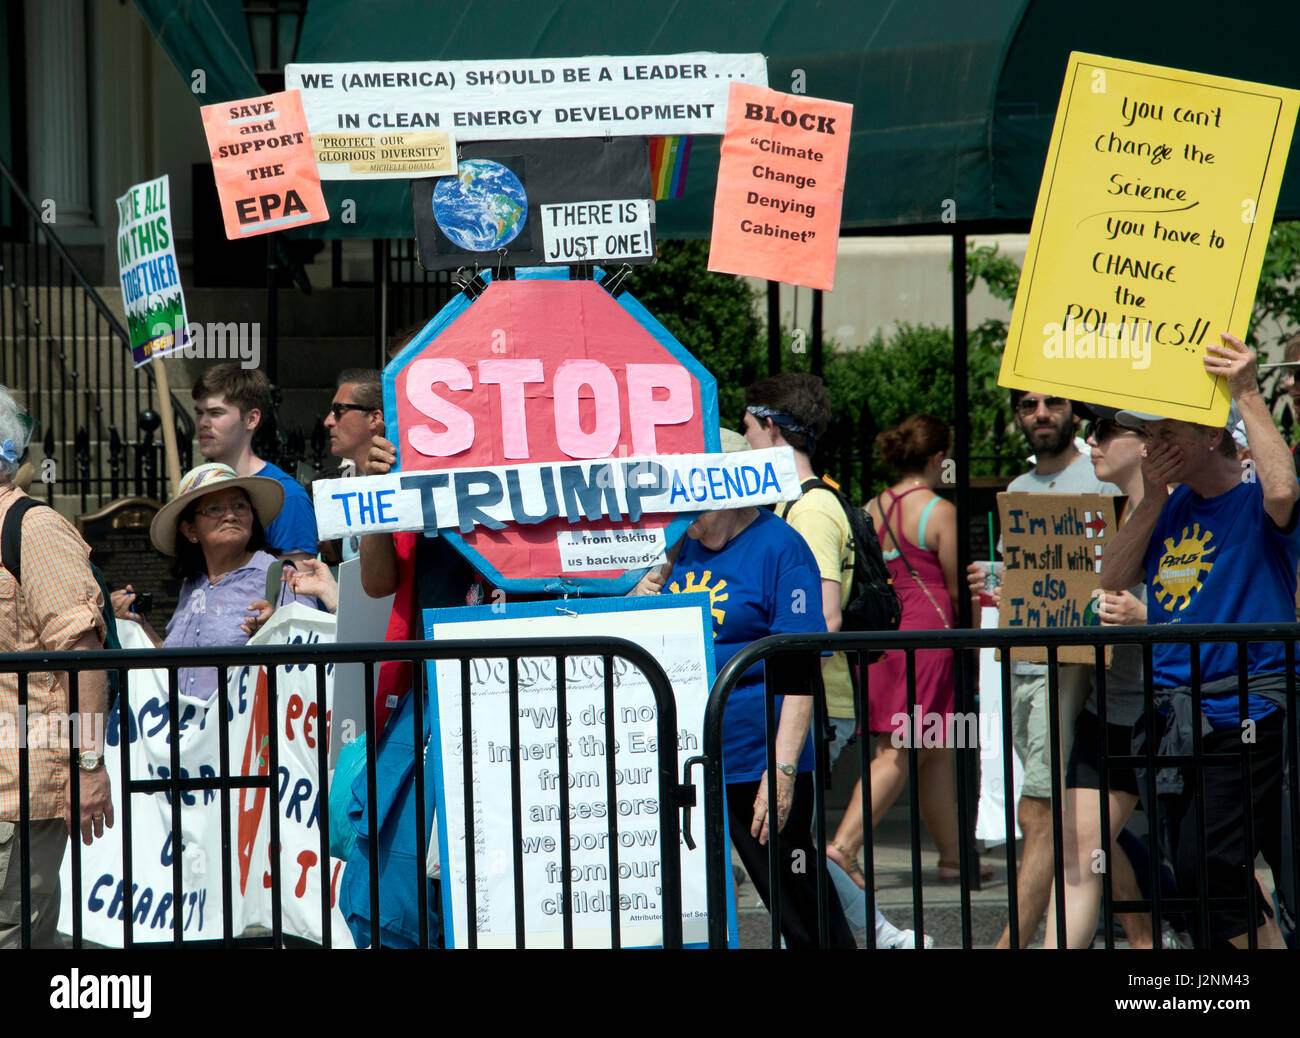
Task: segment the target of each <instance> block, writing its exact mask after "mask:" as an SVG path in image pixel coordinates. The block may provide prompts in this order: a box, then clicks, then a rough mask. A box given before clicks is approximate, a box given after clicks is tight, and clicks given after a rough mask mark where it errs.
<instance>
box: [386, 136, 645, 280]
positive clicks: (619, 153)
mask: <svg viewBox="0 0 1300 1038" xmlns="http://www.w3.org/2000/svg"><path fill="white" fill-rule="evenodd" d="M648 153H649V152H648V145H647V143H646V140H645V138H643V137H615V138H611V139H609V140H602V139H599V138H593V139H589V140H568V141H528V140H520V141H493V142H487V143H479V144H465V145H462V146H461V149H460V169H459V171H458V172H457V174H456V176H454V177H445V178H443V179H441V180H437V181H431V180H415V181H412V182H411V206H412V209H413V211H414V217H415V240H416V245H417V246H418V253H419V257H420V265H421V266H422V267H424V268H425V269H426V270H455V269H456V268H458V267H476V266H484V267H491V268H493V269H494V270H495V269H497V268H499V267H502V266H507V267H535V266H540V265H542V264H546V263H561V264H575V263H584V262H591V261H592V260H595V259H598V258H606V257H601V256H595V255H591V252H592V243H591V242H589V241H587V240H586V236H589V235H591V234H592V233H593V232H595V231H597V230H599V232H600V233H599V236H598V240H597V242H596V243H595V244H597V245H598V246H599V248H600V250H604V249H605V247H606V245H610V246H612V251H613V253H615V254H617V258H619V259H625V260H627V261H628V262H642V263H646V262H649V261H650V260H651V259H653V258H654V251H653V248H652V243H651V241H650V235H649V233H646V235H645V237H644V238H638V237H636V236H635V235H636V232H638V231H645V232H649V230H650V227H649V221H650V217H649V212H648V210H649V206H648V205H647V204H645V203H641V204H642V205H644V210H643V211H642V212H641V213H639V214H636V215H637V216H641V217H643V218H644V219H643V220H642V221H640V222H637V220H636V217H635V216H633V214H631V213H628V212H627V211H626V210H623V209H618V208H615V209H613V210H611V211H609V212H606V211H605V209H604V208H603V205H599V206H598V205H597V203H606V202H608V201H609V200H611V199H614V200H624V201H627V200H635V199H649V197H650V190H651V187H650V166H649V161H648V158H647V156H648ZM583 203H585V204H583ZM552 206H554V207H556V208H555V210H554V216H553V218H552V219H551V220H550V221H549V223H550V226H549V227H545V228H544V223H543V217H544V215H545V214H544V212H543V210H545V209H547V208H548V207H552ZM625 216H630V217H633V218H632V220H625V219H624V217H625ZM556 231H563V232H565V234H564V236H563V237H562V238H561V239H560V240H561V245H560V247H559V249H558V251H556V250H552V249H551V248H549V247H547V248H544V247H543V246H544V243H550V242H552V241H553V237H551V236H548V234H547V232H550V233H551V234H552V235H553V234H554V232H556ZM610 238H612V239H613V240H612V241H610V240H609V239H610ZM574 239H582V240H581V242H578V241H575V240H574ZM620 239H621V240H620ZM565 244H568V245H569V247H568V248H565V247H564V245H565Z"/></svg>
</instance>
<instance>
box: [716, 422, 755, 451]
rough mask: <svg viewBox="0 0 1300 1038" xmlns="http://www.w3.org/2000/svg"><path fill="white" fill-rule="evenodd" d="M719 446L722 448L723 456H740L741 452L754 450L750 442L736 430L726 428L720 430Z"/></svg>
mask: <svg viewBox="0 0 1300 1038" xmlns="http://www.w3.org/2000/svg"><path fill="white" fill-rule="evenodd" d="M718 446H720V447H721V448H722V453H723V454H738V453H739V452H740V451H748V450H753V449H754V448H753V446H752V445H751V444H750V442H749V441H748V440H747V439H745V437H743V436H741V435H740V433H738V432H736V430H735V429H728V428H726V427H725V426H724V427H723V428H721V429H719V430H718Z"/></svg>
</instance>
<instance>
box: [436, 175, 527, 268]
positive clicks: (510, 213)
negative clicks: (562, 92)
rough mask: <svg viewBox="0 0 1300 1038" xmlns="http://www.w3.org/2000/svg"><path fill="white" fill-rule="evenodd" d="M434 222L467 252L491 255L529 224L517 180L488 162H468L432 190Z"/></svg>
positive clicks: (525, 203) (450, 239) (524, 196)
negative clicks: (490, 253)
mask: <svg viewBox="0 0 1300 1038" xmlns="http://www.w3.org/2000/svg"><path fill="white" fill-rule="evenodd" d="M432 208H433V218H434V220H436V221H437V223H438V228H439V229H440V230H441V231H442V233H443V234H445V235H446V236H447V238H448V240H449V241H451V242H452V243H453V244H455V245H457V246H459V247H460V248H462V249H464V250H465V251H466V252H491V251H492V250H493V249H499V248H501V247H502V246H504V245H508V244H509V243H510V242H512V241H514V240H515V238H517V237H518V236H519V232H520V231H522V230H523V229H524V225H525V224H526V223H527V221H528V195H527V193H526V192H525V191H524V185H523V184H522V183H521V182H520V180H519V178H518V177H517V176H515V175H514V173H513V172H512V171H511V170H510V169H509V168H508V167H506V166H503V165H502V164H501V163H499V162H493V161H492V160H491V159H467V160H465V161H464V162H462V163H461V164H460V168H459V169H458V170H457V172H456V175H455V176H454V177H443V178H442V179H441V180H440V181H439V182H438V186H437V187H435V188H434V189H433V202H432Z"/></svg>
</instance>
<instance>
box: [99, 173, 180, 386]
mask: <svg viewBox="0 0 1300 1038" xmlns="http://www.w3.org/2000/svg"><path fill="white" fill-rule="evenodd" d="M174 237H175V223H174V222H173V220H172V202H171V181H170V180H169V179H168V176H167V174H165V173H164V174H163V175H162V176H161V177H159V178H158V179H157V180H148V181H145V182H144V183H143V184H136V185H135V187H133V188H131V190H130V191H128V192H127V193H126V194H124V195H123V196H122V197H121V198H119V199H118V200H117V266H118V271H119V279H120V281H121V285H122V304H123V306H124V307H125V309H126V328H127V333H128V334H129V335H130V336H131V357H132V359H133V360H134V362H135V366H136V367H137V368H138V367H140V365H141V364H147V363H148V362H149V360H150V358H151V357H163V356H166V355H167V354H168V353H174V352H176V351H177V350H179V349H181V348H182V347H183V346H184V345H185V343H186V342H188V341H189V333H188V332H187V331H186V326H187V325H188V324H189V321H188V320H187V319H186V315H185V294H184V293H183V292H182V291H181V276H180V268H179V267H178V266H177V265H176V245H175V242H174V240H173V239H174Z"/></svg>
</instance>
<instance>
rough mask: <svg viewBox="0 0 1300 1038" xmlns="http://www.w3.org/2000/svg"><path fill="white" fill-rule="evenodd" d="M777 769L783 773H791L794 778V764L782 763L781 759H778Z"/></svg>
mask: <svg viewBox="0 0 1300 1038" xmlns="http://www.w3.org/2000/svg"><path fill="white" fill-rule="evenodd" d="M776 770H777V771H779V772H780V773H781V774H782V775H789V776H790V777H791V778H794V773H795V770H796V769H795V766H794V765H793V764H782V763H781V762H780V761H777V762H776Z"/></svg>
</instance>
